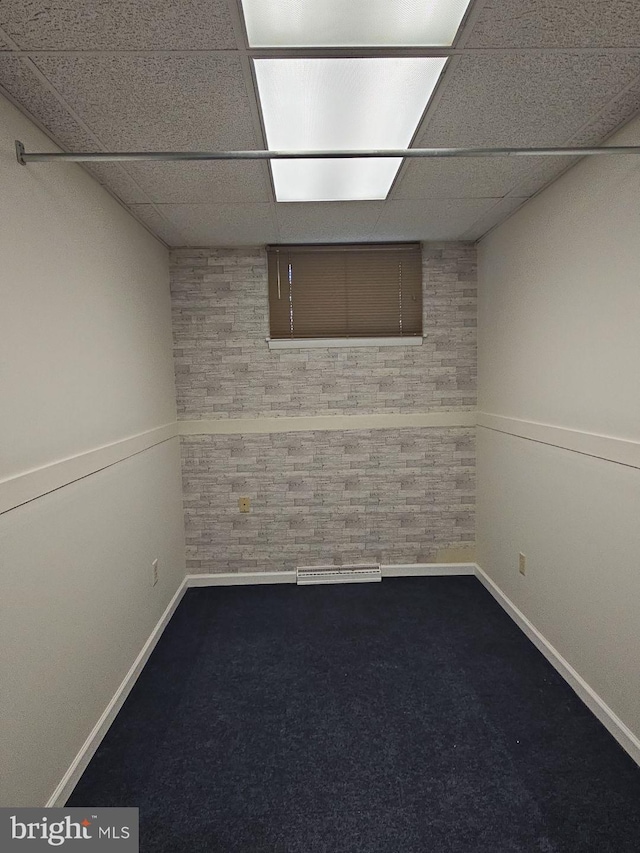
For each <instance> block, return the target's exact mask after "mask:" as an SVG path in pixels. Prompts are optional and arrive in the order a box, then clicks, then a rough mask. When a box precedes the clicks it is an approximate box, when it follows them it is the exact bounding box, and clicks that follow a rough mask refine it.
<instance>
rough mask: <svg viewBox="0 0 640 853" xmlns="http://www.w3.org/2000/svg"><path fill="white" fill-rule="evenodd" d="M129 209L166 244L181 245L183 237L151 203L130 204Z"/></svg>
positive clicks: (183, 241)
mask: <svg viewBox="0 0 640 853" xmlns="http://www.w3.org/2000/svg"><path fill="white" fill-rule="evenodd" d="M129 209H130V210H131V211H132V212H133V213H134V214H135V215H136V216H137V217H138V219H140V220H141V221H142V222H144V223H145V225H147V226H148V227H149V228H150V229H151V231H152V232H153V233H154V234H156V235H157V236H158V237H160V239H161V240H164V242H165V243H166V244H167V245H168V246H183V245H184V243H185V238H184V237H183V235H182V234H181V232H180V229H179V228H177V227H176V226H175V225H174V224H173V223H171V222H169V221H168V220H167V219H166V218H165V217H164V216H162V215H161V214H160V213H158V211H157V210H156V209H155V207H153V205H151V204H130V205H129Z"/></svg>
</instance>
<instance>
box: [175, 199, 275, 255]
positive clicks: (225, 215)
mask: <svg viewBox="0 0 640 853" xmlns="http://www.w3.org/2000/svg"><path fill="white" fill-rule="evenodd" d="M274 207H275V204H163V205H160V206H159V208H160V211H161V212H162V214H163V216H165V217H166V218H167V219H168V220H169V221H170V222H171V223H172V224H173V225H175V226H176V228H178V229H179V230H180V231H181V232H182V233H183V234H184V235H185V236H186V243H185V245H187V246H255V245H259V244H261V243H275V242H277V235H278V229H277V225H276V216H275V211H274ZM173 245H177V244H173Z"/></svg>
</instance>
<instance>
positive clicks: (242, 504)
mask: <svg viewBox="0 0 640 853" xmlns="http://www.w3.org/2000/svg"><path fill="white" fill-rule="evenodd" d="M238 509H239V510H240V512H250V511H251V500H250V499H249V498H238Z"/></svg>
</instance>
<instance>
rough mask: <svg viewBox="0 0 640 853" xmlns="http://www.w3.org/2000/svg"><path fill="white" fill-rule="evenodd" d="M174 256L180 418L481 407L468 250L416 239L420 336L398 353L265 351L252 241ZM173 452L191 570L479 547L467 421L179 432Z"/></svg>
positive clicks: (259, 253)
mask: <svg viewBox="0 0 640 853" xmlns="http://www.w3.org/2000/svg"><path fill="white" fill-rule="evenodd" d="M171 258H172V260H171V280H172V299H173V323H174V354H175V370H176V389H177V399H178V417H179V419H181V420H191V421H194V420H195V421H197V420H217V419H234V418H277V417H279V416H288V417H291V416H302V415H349V414H359V415H361V414H391V413H398V414H413V413H425V412H435V411H440V412H442V411H449V412H456V411H460V412H462V411H470V410H472V409H474V408H475V403H476V397H475V387H476V328H475V326H476V250H475V246H474V245H472V244H468V243H442V244H428V245H425V246H424V247H423V286H424V291H423V310H424V329H423V332H424V336H425V340H424V343H423V346H421V347H406V348H404V347H371V348H368V347H367V348H357V347H354V348H348V349H331V348H319V349H309V350H279V351H272V350H269V349H268V347H267V344H266V342H265V338H266V337H267V336H268V334H269V320H268V299H267V271H266V255H265V253H264V251H263V250H262V249H238V250H231V249H177V250H174V251H173V252H172V256H171ZM267 429H268V426H267ZM182 454H183V486H184V507H185V522H186V537H187V566H188V570H189V571H191V572H229V571H274V570H283V569H293V568H295V566H296V565H305V564H314V563H320V562H336V563H341V562H359V561H363V560H379V561H380V562H383V563H409V562H429V561H432V560H434V559H442V558H443V553H444V557H445V558H446V555H447V553H449V554H451V553H453V552H452V551H451V549H461V548H469V547H470V546H473V544H474V538H475V535H474V533H475V522H474V500H475V498H474V493H475V483H474V479H475V430H474V429H473V428H469V427H446V428H433V427H423V428H415V427H410V428H407V427H403V428H397V429H386V428H385V429H358V430H341V431H317V430H316V431H309V432H292V433H275V432H274V433H268V432H266V433H265V434H258V435H255V434H236V435H189V436H183V438H182ZM240 496H247V497H250V498H251V512H250V513H248V514H240V513H239V512H238V503H237V500H238V497H240Z"/></svg>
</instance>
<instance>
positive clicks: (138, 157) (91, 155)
mask: <svg viewBox="0 0 640 853" xmlns="http://www.w3.org/2000/svg"><path fill="white" fill-rule="evenodd" d="M638 153H640V145H611V146H599V147H595V148H393V149H382V150H376V149H367V150H364V151H348V150H336V151H120V152H117V151H108V152H105V151H91V152H88V151H87V152H77V153H68V152H62V153H57V152H56V153H54V152H43V151H40V152H28V151H25V148H24V145H23V144H22V143H21V142H19V141H18V140H16V157H17V160H18V163H20V164H21V165H22V166H26V165H27V163H43V162H50V161H62V162H71V163H95V162H97V163H125V162H150V161H163V162H184V161H202V160H349V159H350V160H354V159H360V158H366V159H369V158H374V157H376V158H377V157H382V158H389V157H393V158H401V159H404V158H408V159H413V158H416V159H420V158H425V159H430V158H431V159H438V158H449V157H461V158H462V157H593V156H597V155H601V154H603V155H608V154H638Z"/></svg>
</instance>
